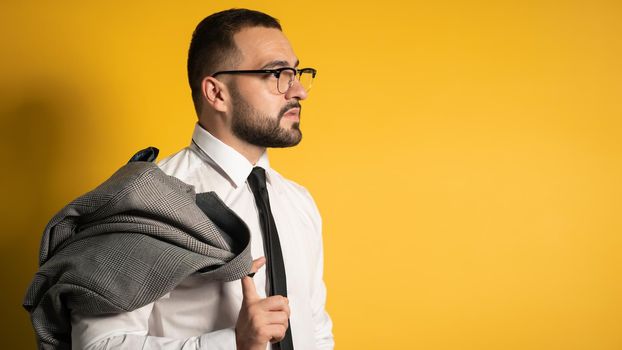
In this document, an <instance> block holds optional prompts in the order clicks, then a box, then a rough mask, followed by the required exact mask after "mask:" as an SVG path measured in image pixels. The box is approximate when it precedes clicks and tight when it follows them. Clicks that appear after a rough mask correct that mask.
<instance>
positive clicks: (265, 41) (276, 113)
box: [188, 9, 306, 147]
mask: <svg viewBox="0 0 622 350" xmlns="http://www.w3.org/2000/svg"><path fill="white" fill-rule="evenodd" d="M297 65H298V59H297V57H296V55H295V54H294V51H293V49H292V47H291V45H290V43H289V41H288V40H287V38H286V37H285V36H284V35H283V33H282V31H281V26H280V25H279V23H278V21H277V20H276V19H274V18H273V17H270V16H269V15H266V14H264V13H261V12H257V11H252V10H245V9H232V10H227V11H223V12H219V13H216V14H213V15H211V16H209V17H207V18H205V19H204V20H203V21H201V23H199V25H198V26H197V28H196V30H195V32H194V34H193V37H192V42H191V44H190V50H189V53H188V78H189V82H190V87H191V89H192V97H193V101H194V104H195V109H196V111H197V114H198V115H199V120H200V122H201V123H202V124H213V125H210V126H211V127H212V128H218V129H219V130H210V131H215V132H216V133H217V134H220V136H223V132H224V133H225V135H224V136H223V137H226V136H227V135H226V133H227V132H229V133H231V134H232V136H233V137H235V138H237V139H239V140H241V141H243V142H246V143H248V144H251V145H255V146H260V147H287V146H293V145H295V144H297V143H298V142H300V139H301V137H302V134H301V132H300V129H299V123H300V119H299V118H300V108H301V107H300V103H299V100H302V99H304V98H306V91H305V90H304V88H303V87H302V86H301V85H300V82H298V81H297V80H295V79H294V80H293V81H291V85H287V84H284V83H282V82H283V80H284V79H283V78H284V77H286V76H288V74H289V75H291V74H294V75H295V71H294V72H292V71H283V72H282V73H281V74H282V76H281V79H278V78H277V76H279V74H278V73H277V74H276V75H275V74H270V73H259V74H257V73H244V72H243V73H240V72H230V71H240V70H262V69H278V68H284V67H296V66H297ZM223 71H225V72H224V73H222V72H223ZM219 72H220V73H219ZM215 73H218V74H215ZM285 80H287V79H285ZM279 81H280V82H281V83H279ZM204 126H205V125H204Z"/></svg>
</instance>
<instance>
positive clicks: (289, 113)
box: [283, 107, 300, 118]
mask: <svg viewBox="0 0 622 350" xmlns="http://www.w3.org/2000/svg"><path fill="white" fill-rule="evenodd" d="M283 116H284V117H290V118H294V117H295V118H299V117H300V108H298V107H296V108H292V109H290V110H288V111H287V112H285V114H283Z"/></svg>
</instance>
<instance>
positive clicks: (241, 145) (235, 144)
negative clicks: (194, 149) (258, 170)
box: [199, 123, 266, 165]
mask: <svg viewBox="0 0 622 350" xmlns="http://www.w3.org/2000/svg"><path fill="white" fill-rule="evenodd" d="M199 124H200V125H201V127H203V129H205V130H207V132H209V133H210V134H211V135H212V136H214V137H215V138H217V139H219V140H220V141H221V142H222V143H224V144H225V145H227V146H229V147H231V148H233V149H234V150H236V151H237V152H238V153H240V154H241V155H243V156H244V158H246V159H247V160H248V161H249V162H250V163H251V164H253V165H255V164H257V161H259V158H260V157H261V155H262V154H263V153H264V152H265V151H266V148H265V147H260V146H257V145H252V144H250V143H248V142H246V141H243V140H241V139H239V138H238V137H236V136H235V135H232V134H231V133H228V132H222V131H221V130H218V128H210V127H209V126H208V125H204V124H203V123H199Z"/></svg>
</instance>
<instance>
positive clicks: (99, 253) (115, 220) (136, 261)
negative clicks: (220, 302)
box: [23, 150, 252, 349]
mask: <svg viewBox="0 0 622 350" xmlns="http://www.w3.org/2000/svg"><path fill="white" fill-rule="evenodd" d="M156 152H157V150H156ZM156 154H157V153H156ZM251 262H252V261H251V256H250V233H249V230H248V228H247V227H246V224H245V223H244V222H243V221H242V220H241V219H240V218H239V217H238V216H237V215H236V214H234V213H233V212H232V211H231V210H230V209H229V208H227V206H226V205H225V204H224V203H223V202H222V201H221V200H220V199H219V198H218V196H216V194H215V193H213V192H209V193H200V194H196V193H195V191H194V187H193V186H190V185H187V184H185V183H184V182H182V181H180V180H178V179H177V178H175V177H172V176H168V175H166V174H164V172H162V171H161V170H160V169H159V168H158V167H157V166H156V165H155V164H153V163H151V162H145V161H132V162H130V163H128V164H127V165H125V166H123V167H122V168H121V169H119V170H118V171H117V172H116V173H115V174H113V175H112V177H110V178H109V179H108V180H107V181H105V182H104V183H103V184H101V185H100V186H98V187H97V188H96V189H94V190H93V191H91V192H89V193H86V194H85V195H83V196H81V197H79V198H77V199H76V200H74V201H73V202H71V203H70V204H68V205H67V206H66V207H65V208H63V209H62V210H61V211H60V212H59V213H58V214H57V215H55V216H54V218H52V220H51V221H50V222H49V223H48V225H47V226H46V228H45V231H44V233H43V238H42V241H41V250H40V257H39V266H40V268H39V271H38V272H37V273H36V274H35V276H34V279H33V281H32V283H31V285H30V287H29V288H28V291H27V293H26V297H25V300H24V305H23V306H24V308H26V310H28V312H30V314H31V320H32V324H33V327H34V330H35V333H36V335H37V341H38V347H39V348H40V349H70V348H71V312H72V311H77V312H79V313H80V314H82V315H101V314H106V313H119V312H126V311H132V310H135V309H137V308H139V307H141V306H144V305H146V304H148V303H151V302H153V301H155V300H157V299H158V298H160V297H161V296H163V295H164V294H166V293H168V292H169V291H171V290H172V289H173V288H174V287H175V286H176V285H177V284H178V283H180V282H181V281H183V280H184V279H185V278H186V277H188V276H189V275H190V274H193V273H199V274H201V275H203V276H205V277H206V278H211V279H215V280H222V281H233V280H236V279H240V278H242V277H243V276H245V275H247V274H248V273H249V271H250V267H251Z"/></svg>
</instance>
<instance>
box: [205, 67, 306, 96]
mask: <svg viewBox="0 0 622 350" xmlns="http://www.w3.org/2000/svg"><path fill="white" fill-rule="evenodd" d="M284 71H292V72H294V79H295V78H296V77H298V80H300V77H301V76H302V73H311V78H312V79H315V75H316V74H317V69H315V68H300V69H298V68H292V67H282V68H276V69H250V70H249V69H247V70H223V71H219V72H216V73H214V74H212V75H211V77H214V78H215V77H216V76H217V75H220V74H272V75H274V77H275V78H276V79H277V82H278V80H279V78H280V77H281V73H283V72H284ZM292 82H293V80H292ZM289 87H291V82H290V83H289V86H288V89H289ZM279 92H281V91H279ZM285 92H287V90H285ZM285 92H281V93H282V94H284V93H285Z"/></svg>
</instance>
